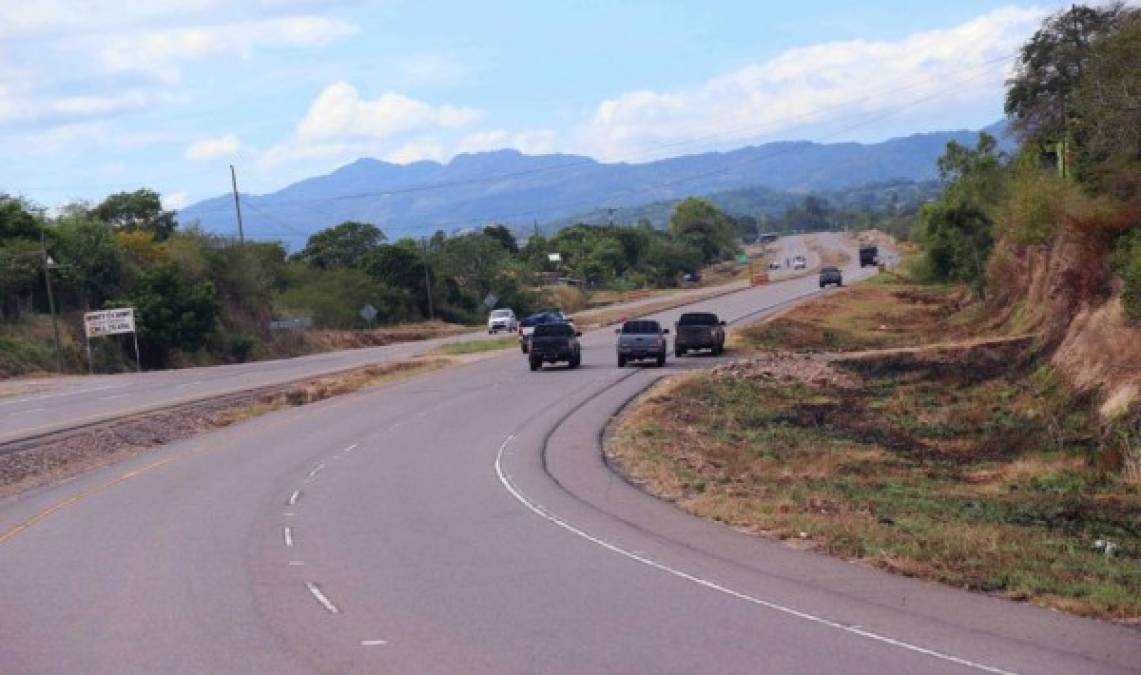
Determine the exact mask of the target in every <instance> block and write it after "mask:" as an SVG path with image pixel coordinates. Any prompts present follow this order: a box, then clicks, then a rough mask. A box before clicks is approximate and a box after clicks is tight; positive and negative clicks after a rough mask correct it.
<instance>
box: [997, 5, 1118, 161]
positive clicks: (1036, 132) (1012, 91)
mask: <svg viewBox="0 0 1141 675" xmlns="http://www.w3.org/2000/svg"><path fill="white" fill-rule="evenodd" d="M1122 14H1123V5H1122V3H1120V2H1115V3H1112V4H1109V5H1106V6H1104V7H1089V6H1086V5H1074V6H1072V7H1071V8H1070V9H1067V10H1065V11H1062V12H1058V13H1057V14H1054V15H1053V16H1051V17H1049V18H1047V19H1046V21H1045V22H1044V23H1043V24H1042V27H1041V28H1040V29H1038V31H1037V32H1035V33H1034V36H1033V37H1031V38H1030V40H1029V41H1027V42H1026V44H1024V45H1023V46H1022V49H1021V51H1020V52H1019V57H1018V63H1017V65H1016V67H1015V72H1014V76H1013V77H1011V78H1010V79H1009V80H1007V83H1006V87H1007V88H1006V103H1005V110H1006V114H1007V115H1009V116H1011V118H1012V119H1013V124H1012V126H1013V128H1014V130H1015V132H1017V133H1018V135H1019V136H1020V137H1021V138H1022V139H1023V140H1032V141H1039V142H1043V141H1061V140H1066V139H1067V136H1068V132H1069V130H1070V127H1071V122H1072V119H1073V116H1074V101H1073V98H1074V95H1075V93H1076V91H1077V88H1078V85H1079V83H1080V82H1081V79H1082V75H1083V73H1084V72H1085V69H1086V65H1087V63H1088V62H1089V59H1090V52H1091V50H1092V48H1093V44H1094V42H1095V41H1096V39H1097V38H1098V37H1099V36H1102V35H1104V34H1106V33H1108V32H1110V31H1111V30H1113V29H1114V28H1115V27H1116V26H1117V25H1118V23H1119V21H1120V19H1121V17H1122Z"/></svg>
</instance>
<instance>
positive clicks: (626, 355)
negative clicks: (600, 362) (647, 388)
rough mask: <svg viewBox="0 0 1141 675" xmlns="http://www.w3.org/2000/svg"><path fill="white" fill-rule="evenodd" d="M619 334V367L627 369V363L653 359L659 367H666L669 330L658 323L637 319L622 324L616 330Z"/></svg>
mask: <svg viewBox="0 0 1141 675" xmlns="http://www.w3.org/2000/svg"><path fill="white" fill-rule="evenodd" d="M614 332H615V333H617V334H618V343H617V344H616V345H615V349H616V350H617V351H618V367H619V368H624V367H626V362H627V361H641V360H646V359H653V360H655V361H657V362H658V367H659V368H660V367H662V366H664V365H666V350H667V349H668V346H667V344H666V335H668V334H669V332H670V331H669V329H665V328H662V326H661V324H659V323H658V322H657V321H650V320H648V319H636V320H633V321H627V322H626V323H624V324H622V327H621V328H618V329H615V331H614Z"/></svg>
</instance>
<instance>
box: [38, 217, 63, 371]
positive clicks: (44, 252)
mask: <svg viewBox="0 0 1141 675" xmlns="http://www.w3.org/2000/svg"><path fill="white" fill-rule="evenodd" d="M40 257H41V259H42V261H43V263H44V285H46V286H47V288H48V309H49V310H51V315H52V333H53V334H54V335H55V369H56V372H59V373H62V372H63V352H62V351H61V350H60V345H59V319H58V318H56V315H55V295H54V294H53V293H52V275H51V268H52V266H53V265H52V259H51V258H50V257H48V244H47V237H46V235H45V234H44V230H43V228H41V229H40Z"/></svg>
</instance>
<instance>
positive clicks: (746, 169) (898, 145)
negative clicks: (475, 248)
mask: <svg viewBox="0 0 1141 675" xmlns="http://www.w3.org/2000/svg"><path fill="white" fill-rule="evenodd" d="M985 131H987V132H989V133H992V134H994V135H996V136H998V137H999V138H1000V139H1003V140H1002V144H1003V145H1004V146H1005V147H1006V148H1008V149H1009V147H1010V146H1011V144H1012V143H1011V141H1009V140H1007V139H1006V134H1005V129H1004V126H1003V123H1001V122H1000V123H998V124H996V125H992V126H991V127H988V128H986V129H985ZM976 136H977V132H975V131H967V130H960V131H943V132H932V133H923V134H915V135H912V136H907V137H902V138H893V139H890V140H887V141H883V142H880V143H871V144H862V143H831V144H822V143H813V142H808V141H782V142H775V143H766V144H763V145H756V146H749V147H744V148H740V149H737V150H732V151H728V152H706V153H701V154H694V155H686V156H681V157H672V158H669V159H662V160H657V161H653V162H646V163H640V164H629V163H603V162H598V161H596V160H594V159H591V158H589V157H583V156H578V155H564V154H552V155H524V154H522V153H520V152H518V151H515V150H498V151H492V152H481V153H474V154H461V155H457V156H456V157H454V158H453V159H452V160H451V161H450V162H448V163H446V164H441V163H438V162H432V161H420V162H413V163H411V164H405V165H399V164H391V163H388V162H383V161H380V160H377V159H370V158H362V159H358V160H357V161H355V162H352V163H351V164H347V165H345V166H342V167H341V168H339V169H336V170H335V171H333V172H332V173H329V174H327V175H323V176H316V177H313V178H308V179H305V180H302V181H299V182H297V183H294V184H292V185H289V186H287V187H285V188H282V189H281V190H278V191H277V192H273V193H270V194H264V195H250V194H242V195H241V203H242V216H243V221H244V229H245V234H246V236H247V237H249V238H251V239H278V240H281V241H284V242H285V243H286V245H287V246H288V247H289V248H290V249H291V250H296V249H297V248H299V247H301V246H303V245H304V243H305V240H306V239H307V238H308V236H309V235H310V234H313V233H314V232H317V231H318V230H321V229H323V228H325V227H329V226H331V225H335V224H338V223H341V222H344V221H346V220H356V221H363V222H370V223H374V224H376V225H378V226H379V227H380V228H381V229H382V230H383V231H384V232H385V233H386V234H387V235H388V237H389V239H397V238H400V237H405V236H412V237H419V236H423V235H427V234H431V233H432V232H434V231H435V230H438V229H442V230H444V231H446V232H453V231H458V230H462V229H466V228H470V227H474V226H480V225H485V224H488V223H492V222H498V223H504V224H507V225H510V226H513V227H515V228H517V229H521V228H523V227H526V228H527V229H529V228H530V227H531V226H532V225H533V224H542V225H548V226H557V225H560V224H565V223H568V222H573V221H574V220H575V219H576V217H582V218H584V219H587V220H591V221H593V222H598V221H599V220H601V218H599V217H597V216H598V215H599V214H602V213H610V212H609V209H620V210H621V211H619V215H620V216H625V215H626V214H627V213H629V212H630V209H631V207H641V206H645V205H650V204H654V203H657V204H659V205H660V204H669V203H672V202H673V201H676V200H677V199H681V198H684V197H686V196H690V195H709V194H714V193H730V192H732V191H740V190H757V189H760V188H764V189H766V190H768V191H772V193H773V194H774V195H777V193H786V194H787V193H792V194H803V193H807V192H827V191H836V190H843V189H847V188H852V187H858V186H861V185H866V184H869V183H882V182H888V181H895V180H905V181H925V180H930V179H932V178H934V177H935V175H936V170H935V160H936V159H937V158H938V157H939V155H940V154H942V152H943V150H944V148H945V146H946V145H947V142H948V141H951V140H955V141H958V142H960V143H964V144H969V145H973V144H974V140H975V138H976ZM778 196H779V195H778ZM771 201H772V203H775V204H779V203H781V201H782V200H781V199H779V198H774V199H773V200H771ZM233 206H234V205H233V197H232V196H231V195H221V196H218V197H215V198H212V199H207V200H205V201H202V202H198V203H196V204H193V205H190V206H188V207H186V208H184V209H182V210H180V211H179V213H178V220H179V222H180V223H181V224H183V225H187V224H189V223H192V222H195V221H197V222H198V223H199V225H200V226H201V227H202V228H203V229H205V230H207V231H210V232H217V233H234V232H235V230H236V227H235V224H234V213H233ZM650 211H651V212H652V213H654V214H655V215H660V213H661V209H660V208H659V209H656V210H655V209H650ZM754 215H755V214H754ZM620 220H621V218H620Z"/></svg>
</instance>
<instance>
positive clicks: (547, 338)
mask: <svg viewBox="0 0 1141 675" xmlns="http://www.w3.org/2000/svg"><path fill="white" fill-rule="evenodd" d="M580 336H582V333H581V332H579V331H577V330H575V327H574V326H572V325H571V324H569V323H563V322H552V323H541V324H539V325H537V326H535V331H534V332H533V333H532V334H531V345H530V350H531V351H530V354H529V355H528V356H527V362H528V363H529V364H530V366H531V370H538V369H540V368H542V367H543V364H544V363H555V362H557V361H566V362H567V363H568V364H570V367H571V368H578V366H579V364H580V363H582V348H581V347H580V346H579V343H578V338H579V337H580Z"/></svg>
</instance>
